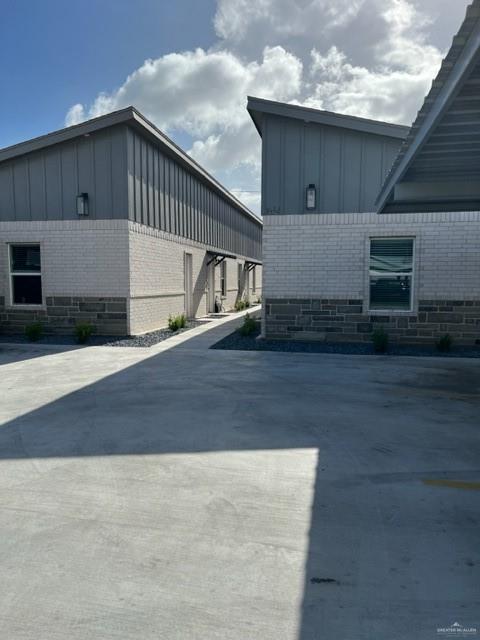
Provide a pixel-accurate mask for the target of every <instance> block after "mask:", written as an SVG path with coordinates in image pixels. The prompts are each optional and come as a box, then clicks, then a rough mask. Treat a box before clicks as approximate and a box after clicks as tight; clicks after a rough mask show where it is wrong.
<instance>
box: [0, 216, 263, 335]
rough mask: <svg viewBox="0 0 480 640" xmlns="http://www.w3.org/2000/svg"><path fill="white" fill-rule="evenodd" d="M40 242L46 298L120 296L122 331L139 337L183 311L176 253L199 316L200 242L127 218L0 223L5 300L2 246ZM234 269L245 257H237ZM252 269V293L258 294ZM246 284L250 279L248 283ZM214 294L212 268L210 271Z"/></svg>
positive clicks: (231, 276) (232, 273)
mask: <svg viewBox="0 0 480 640" xmlns="http://www.w3.org/2000/svg"><path fill="white" fill-rule="evenodd" d="M13 242H32V243H40V245H41V261H42V290H43V297H44V299H45V298H47V297H50V296H52V297H53V296H91V297H125V298H127V299H128V305H129V327H130V332H132V333H142V332H145V331H149V330H152V329H158V328H161V327H165V326H166V325H167V321H168V316H169V315H170V314H172V315H176V314H179V313H183V312H184V311H185V285H184V254H185V252H188V253H191V254H192V262H193V288H194V294H193V298H194V300H193V302H194V311H195V313H196V315H205V313H206V312H207V298H206V286H207V282H206V280H207V269H206V262H207V249H212V250H215V248H214V247H206V246H205V245H201V244H200V243H196V242H193V241H189V240H186V239H184V238H180V237H178V236H173V235H171V234H168V233H165V232H162V231H158V230H156V229H153V228H150V227H147V226H144V225H141V224H138V223H133V222H129V221H127V220H89V219H86V220H73V221H60V220H59V221H38V222H30V221H26V222H0V296H4V297H5V300H6V302H7V304H8V303H9V299H10V297H9V278H8V273H9V265H8V260H9V256H8V243H13ZM238 261H240V262H241V263H242V264H243V263H244V261H245V258H244V257H242V256H238ZM227 262H228V266H227V279H228V285H227V286H228V296H227V300H226V302H225V307H226V308H227V309H228V308H231V307H233V305H234V303H235V300H236V297H237V260H232V259H228V261H227ZM260 272H261V268H258V267H257V294H260V293H261V273H260ZM250 285H251V281H250ZM216 289H217V290H218V292H219V290H220V269H219V268H217V269H216Z"/></svg>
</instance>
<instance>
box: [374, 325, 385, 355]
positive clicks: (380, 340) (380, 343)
mask: <svg viewBox="0 0 480 640" xmlns="http://www.w3.org/2000/svg"><path fill="white" fill-rule="evenodd" d="M372 342H373V349H374V351H375V353H385V351H386V350H387V349H388V333H387V332H386V331H385V329H384V328H383V327H378V329H375V330H374V331H373V333H372Z"/></svg>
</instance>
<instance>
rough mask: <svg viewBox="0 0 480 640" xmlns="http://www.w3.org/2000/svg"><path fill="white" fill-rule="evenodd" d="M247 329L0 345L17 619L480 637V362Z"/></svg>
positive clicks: (192, 638) (0, 511)
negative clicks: (70, 345) (144, 344)
mask: <svg viewBox="0 0 480 640" xmlns="http://www.w3.org/2000/svg"><path fill="white" fill-rule="evenodd" d="M230 328H231V327H230ZM228 330H229V327H228V326H226V325H224V326H222V327H219V328H218V329H214V330H212V331H209V332H205V331H204V329H202V330H201V331H200V332H199V334H200V335H199V336H198V337H196V338H194V339H191V340H189V341H185V342H183V343H182V344H179V345H177V346H176V347H175V348H173V349H169V350H166V351H165V350H163V349H164V347H163V348H162V349H153V350H138V349H137V350H134V349H121V348H102V347H96V348H94V347H92V348H85V349H80V350H74V351H65V352H58V353H55V352H52V351H46V350H41V349H40V348H32V349H31V350H29V351H25V350H20V349H18V350H4V351H0V363H1V364H2V365H3V366H1V367H0V385H1V387H0V388H1V393H2V402H1V406H0V422H1V423H2V426H1V428H0V570H1V572H0V575H1V592H0V593H1V594H0V629H1V637H2V638H5V639H8V640H57V639H58V640H60V639H61V640H65V639H67V638H68V639H69V640H110V639H115V640H159V639H162V640H163V639H166V640H197V639H198V640H213V639H217V638H218V639H221V640H314V639H315V640H317V639H319V640H320V639H323V638H325V639H326V638H332V639H335V640H359V639H361V640H363V639H365V640H373V639H376V638H379V639H381V640H387V639H388V640H397V639H405V640H407V639H408V640H415V639H417V638H418V639H419V640H420V639H421V640H424V639H429V638H432V639H434V638H435V639H437V640H438V638H442V637H445V634H444V633H443V632H441V631H440V632H438V631H437V628H445V627H448V626H449V625H451V624H452V623H454V622H458V623H459V624H461V625H464V626H465V627H472V626H475V627H477V629H478V633H477V635H478V636H479V637H480V614H479V613H480V607H479V584H480V576H479V563H480V557H479V550H480V544H479V498H480V494H479V492H478V491H477V490H476V488H478V486H479V485H478V482H479V481H480V461H479V426H480V424H479V423H480V419H479V416H480V400H479V384H480V362H479V361H473V360H457V359H417V358H397V359H393V358H392V359H390V358H388V357H361V356H355V357H351V356H326V355H310V354H281V353H251V352H249V353H243V352H223V351H209V350H208V349H207V348H206V347H207V346H208V345H209V343H211V342H214V341H215V340H217V339H219V337H221V336H222V335H224V334H225V333H226V332H228ZM164 344H166V343H164ZM469 637H472V635H469ZM473 637H475V636H473Z"/></svg>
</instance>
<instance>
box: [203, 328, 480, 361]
mask: <svg viewBox="0 0 480 640" xmlns="http://www.w3.org/2000/svg"><path fill="white" fill-rule="evenodd" d="M258 335H260V329H258V330H257V331H255V333H252V334H251V335H249V336H242V335H240V333H238V331H234V332H233V333H231V334H230V335H228V336H226V337H225V338H223V339H222V340H220V341H219V342H216V343H215V344H214V345H212V346H211V347H210V348H211V349H226V350H232V351H282V352H290V353H342V354H345V355H374V353H375V352H374V350H373V346H372V345H371V344H368V343H364V342H361V343H360V342H359V343H343V342H297V341H294V340H290V341H287V340H285V341H284V340H257V336H258ZM382 355H386V356H429V357H441V358H480V346H473V347H464V346H457V347H452V349H451V351H448V352H440V351H438V350H437V349H436V348H435V347H434V346H431V347H430V346H420V345H391V346H390V347H389V348H388V351H387V353H385V354H382Z"/></svg>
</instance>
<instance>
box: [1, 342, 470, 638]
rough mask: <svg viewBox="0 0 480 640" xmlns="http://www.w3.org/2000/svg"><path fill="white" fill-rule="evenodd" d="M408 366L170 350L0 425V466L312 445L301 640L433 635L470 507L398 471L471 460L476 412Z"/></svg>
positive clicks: (461, 580)
mask: <svg viewBox="0 0 480 640" xmlns="http://www.w3.org/2000/svg"><path fill="white" fill-rule="evenodd" d="M38 355H42V354H38ZM19 357H20V358H21V354H19ZM332 363H333V364H332ZM415 366H417V365H415V364H414V363H411V364H410V363H409V365H405V367H404V368H402V367H403V365H401V366H400V370H396V369H395V365H393V364H390V363H389V364H385V363H382V361H381V360H378V361H376V362H375V364H373V365H371V366H370V367H369V368H367V367H366V365H365V364H364V362H363V361H361V360H360V359H358V361H356V362H355V363H352V362H351V360H349V359H344V358H340V359H339V360H337V361H335V360H334V359H331V360H329V361H326V360H325V359H322V357H321V356H319V357H317V356H313V357H312V356H303V357H302V356H295V357H293V358H292V357H291V356H289V355H287V354H263V353H262V354H258V353H254V354H248V355H247V354H240V355H239V354H230V353H226V352H225V353H222V354H221V356H218V355H216V352H212V351H210V352H208V353H206V352H204V351H201V350H198V351H195V350H192V349H190V350H187V351H185V350H184V352H183V353H182V350H181V349H175V348H174V349H172V350H170V351H166V352H164V353H161V354H158V355H155V356H152V357H150V358H148V359H145V360H142V361H141V362H139V363H137V364H135V365H133V366H130V367H128V368H126V369H123V370H122V371H120V372H118V373H115V374H113V375H110V376H108V377H106V378H104V379H102V380H100V381H98V382H96V383H94V384H91V385H88V386H85V387H83V388H81V389H79V390H78V391H75V392H73V393H70V394H68V395H65V396H63V397H62V398H60V399H58V400H56V401H54V402H52V403H50V404H47V405H45V406H42V407H41V408H39V409H37V410H35V411H32V412H30V413H27V414H25V415H23V416H21V417H19V418H17V419H15V420H12V421H11V422H8V423H6V424H4V425H3V426H2V427H1V428H0V459H3V460H12V459H24V458H33V459H35V458H37V459H38V458H49V457H73V456H74V457H79V456H110V455H115V456H121V455H136V454H142V455H148V454H168V453H192V452H214V451H242V450H272V449H292V448H315V449H318V450H319V451H320V456H319V468H318V469H317V474H316V480H315V490H314V495H315V497H314V500H313V504H312V512H311V525H310V536H309V539H310V543H309V553H308V558H307V563H306V567H305V585H304V594H303V608H302V621H301V625H300V629H299V631H298V639H299V640H314V639H317V638H321V637H325V638H327V637H332V638H338V639H340V638H350V637H351V638H354V637H355V638H368V639H369V640H370V639H371V638H374V637H379V638H386V637H389V638H395V639H397V638H409V640H412V639H414V638H420V637H421V638H429V637H435V634H434V629H435V628H436V626H441V625H444V624H447V623H451V622H452V621H453V619H456V618H457V616H458V617H460V616H461V615H462V614H463V619H464V620H465V622H467V621H468V620H467V619H465V615H466V614H467V613H469V614H470V613H471V611H470V609H471V607H473V605H474V602H475V595H474V594H475V592H476V588H477V587H478V583H477V581H476V579H474V577H473V575H471V572H470V571H469V569H468V568H467V569H466V568H465V567H464V566H463V565H462V567H458V565H456V564H455V562H456V561H457V560H458V557H457V556H458V554H459V553H460V555H461V553H466V554H467V555H468V553H473V550H474V549H475V548H476V546H478V545H475V537H476V536H475V534H474V530H475V529H474V527H475V525H474V524H473V523H474V521H475V504H474V501H473V498H472V494H470V495H467V494H466V493H465V492H464V493H462V494H461V495H459V494H456V496H455V504H454V505H452V503H451V501H450V499H449V496H445V494H442V493H441V492H440V490H438V489H435V488H428V489H427V488H422V491H419V489H418V483H417V482H416V481H415V480H412V479H411V474H409V473H408V469H409V468H411V467H412V465H413V467H414V468H415V469H416V470H417V471H422V473H421V474H420V476H421V477H427V476H429V471H428V469H431V468H433V469H438V468H440V469H443V468H444V467H443V466H442V465H446V464H447V461H448V460H452V461H453V463H455V461H458V460H460V461H461V463H462V465H464V466H465V467H466V466H468V464H469V463H470V461H471V460H474V458H473V457H470V456H469V447H471V444H472V440H471V438H472V437H473V426H474V425H475V424H476V420H477V416H478V408H479V403H478V398H474V397H473V396H472V398H471V402H470V401H468V399H467V400H465V399H461V400H459V401H458V402H456V403H455V400H452V399H448V398H439V397H438V396H436V395H435V393H433V395H432V393H429V392H428V389H427V390H425V385H424V387H423V388H424V391H423V393H422V392H421V389H420V391H419V390H418V389H417V397H415V396H414V395H412V393H411V391H410V390H411V385H415V378H414V371H415ZM445 366H447V365H445ZM465 366H467V367H468V366H470V365H469V364H468V363H467V364H466V365H465ZM472 366H473V365H472ZM434 367H437V368H438V367H441V365H439V364H438V363H435V364H433V365H432V366H431V367H430V366H427V367H426V368H425V366H423V365H422V366H420V369H421V376H423V377H425V376H427V377H428V376H429V375H430V376H431V377H432V376H433V377H434V376H435V375H438V374H437V373H435V368H434ZM472 372H473V369H472ZM445 375H448V371H447V373H446V374H445ZM407 380H408V385H409V387H406V386H405V384H406V381H407ZM418 394H420V395H418ZM347 400H348V402H347ZM447 400H448V401H447ZM462 423H463V427H462V428H460V426H459V425H460V424H462ZM437 445H438V447H440V449H438V450H436V449H435V450H434V448H433V447H436V446H437ZM375 448H376V450H375ZM472 455H473V454H472ZM457 464H458V462H457ZM423 470H425V471H423ZM393 471H404V472H405V473H406V476H404V477H403V478H402V481H397V482H394V481H387V482H382V481H381V480H380V481H378V482H375V481H373V480H372V477H373V476H375V477H377V478H378V477H379V474H380V476H381V474H382V473H383V474H387V475H388V474H390V473H391V472H393ZM430 475H431V472H430ZM422 501H426V502H422ZM439 522H440V523H441V524H439ZM442 529H443V533H442ZM425 536H427V537H425ZM459 549H461V550H462V552H459V551H458V550H459ZM468 549H470V551H467V550H468ZM422 554H423V555H422ZM447 565H448V566H447ZM279 570H281V568H279ZM447 578H448V581H447ZM462 606H466V607H467V609H462V608H461V607H462ZM445 618H446V619H445ZM450 618H452V620H451V619H450ZM412 625H417V627H414V626H412ZM427 632H428V633H429V634H430V632H431V635H426V634H427ZM279 637H282V635H281V633H280V632H279Z"/></svg>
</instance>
